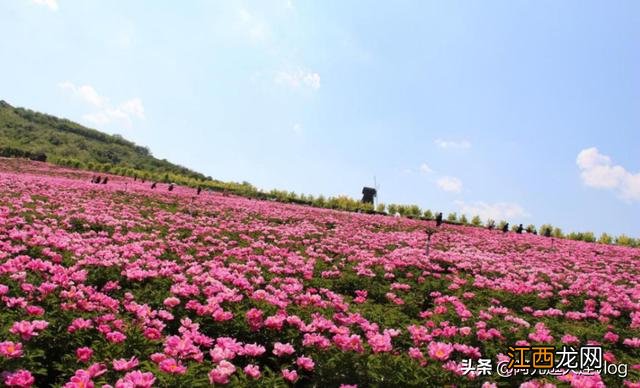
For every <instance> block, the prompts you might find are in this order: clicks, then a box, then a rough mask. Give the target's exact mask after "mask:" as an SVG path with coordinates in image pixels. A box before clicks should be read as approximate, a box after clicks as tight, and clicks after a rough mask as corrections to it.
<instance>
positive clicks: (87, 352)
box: [76, 347, 93, 362]
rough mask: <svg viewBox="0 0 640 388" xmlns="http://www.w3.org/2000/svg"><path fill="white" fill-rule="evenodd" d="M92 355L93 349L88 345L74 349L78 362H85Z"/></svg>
mask: <svg viewBox="0 0 640 388" xmlns="http://www.w3.org/2000/svg"><path fill="white" fill-rule="evenodd" d="M92 355H93V350H92V349H91V348H88V347H83V348H78V349H76V358H77V359H78V361H80V362H87V361H89V360H90V359H91V356H92Z"/></svg>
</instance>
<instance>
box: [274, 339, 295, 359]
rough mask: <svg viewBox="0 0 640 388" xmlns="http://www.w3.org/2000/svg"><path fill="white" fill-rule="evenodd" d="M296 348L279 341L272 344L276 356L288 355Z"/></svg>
mask: <svg viewBox="0 0 640 388" xmlns="http://www.w3.org/2000/svg"><path fill="white" fill-rule="evenodd" d="M295 351H296V350H295V349H294V348H293V346H292V345H291V344H289V343H286V344H283V343H280V342H276V343H275V344H273V354H275V355H276V356H278V357H283V356H288V355H290V354H293V353H294V352H295Z"/></svg>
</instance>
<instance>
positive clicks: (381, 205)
mask: <svg viewBox="0 0 640 388" xmlns="http://www.w3.org/2000/svg"><path fill="white" fill-rule="evenodd" d="M385 208H386V205H385V204H384V203H379V204H378V206H376V211H377V212H378V213H384V210H385Z"/></svg>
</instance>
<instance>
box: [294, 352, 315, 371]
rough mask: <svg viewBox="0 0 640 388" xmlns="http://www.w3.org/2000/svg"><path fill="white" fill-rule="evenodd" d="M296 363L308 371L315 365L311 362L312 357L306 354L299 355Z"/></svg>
mask: <svg viewBox="0 0 640 388" xmlns="http://www.w3.org/2000/svg"><path fill="white" fill-rule="evenodd" d="M296 364H298V366H299V367H300V368H302V369H304V370H308V371H312V370H313V368H314V367H315V365H316V364H315V363H314V362H313V359H311V358H310V357H306V356H301V357H298V359H297V360H296Z"/></svg>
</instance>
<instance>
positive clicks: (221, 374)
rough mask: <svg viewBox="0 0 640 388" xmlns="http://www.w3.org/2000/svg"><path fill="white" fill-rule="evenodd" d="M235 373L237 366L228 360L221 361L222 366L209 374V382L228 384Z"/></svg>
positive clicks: (219, 365)
mask: <svg viewBox="0 0 640 388" xmlns="http://www.w3.org/2000/svg"><path fill="white" fill-rule="evenodd" d="M235 371H236V367H235V365H233V364H232V363H230V362H229V361H226V360H223V361H220V364H218V366H217V367H215V368H214V369H212V370H211V372H209V381H210V382H211V383H212V384H214V383H215V384H227V383H228V382H229V377H230V376H231V375H232V374H233V373H234V372H235Z"/></svg>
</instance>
